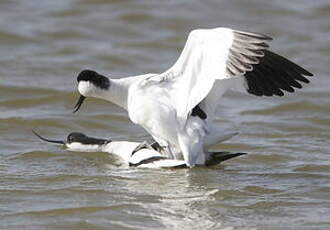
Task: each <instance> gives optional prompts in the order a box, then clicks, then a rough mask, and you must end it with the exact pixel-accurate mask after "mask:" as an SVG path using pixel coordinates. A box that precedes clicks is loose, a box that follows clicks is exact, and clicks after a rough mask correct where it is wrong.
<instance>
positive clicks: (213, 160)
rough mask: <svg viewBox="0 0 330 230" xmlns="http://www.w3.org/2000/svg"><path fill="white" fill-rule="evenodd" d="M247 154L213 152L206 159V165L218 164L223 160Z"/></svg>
mask: <svg viewBox="0 0 330 230" xmlns="http://www.w3.org/2000/svg"><path fill="white" fill-rule="evenodd" d="M246 154H247V153H230V152H211V153H210V156H209V158H208V159H207V160H206V161H205V166H212V165H217V164H219V163H221V162H223V161H226V160H229V159H231V158H234V157H238V156H242V155H246Z"/></svg>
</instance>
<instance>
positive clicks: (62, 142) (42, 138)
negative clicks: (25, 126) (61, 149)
mask: <svg viewBox="0 0 330 230" xmlns="http://www.w3.org/2000/svg"><path fill="white" fill-rule="evenodd" d="M32 132H33V134H34V135H36V136H37V137H39V138H40V139H41V140H43V141H47V142H50V143H56V144H61V145H64V144H65V142H64V141H57V140H50V139H47V138H44V137H42V136H40V135H39V134H38V133H37V132H36V131H34V130H32Z"/></svg>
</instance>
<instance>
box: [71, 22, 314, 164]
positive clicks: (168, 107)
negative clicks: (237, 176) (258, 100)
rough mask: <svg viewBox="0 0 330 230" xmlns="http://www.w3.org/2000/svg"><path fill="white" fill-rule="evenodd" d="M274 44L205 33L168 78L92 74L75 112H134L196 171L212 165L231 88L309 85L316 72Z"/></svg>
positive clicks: (260, 90)
mask: <svg viewBox="0 0 330 230" xmlns="http://www.w3.org/2000/svg"><path fill="white" fill-rule="evenodd" d="M270 40H271V38H270V37H269V36H266V35H263V34H259V33H251V32H244V31H238V30H233V29H230V28H215V29H198V30H194V31H192V32H191V33H190V34H189V36H188V39H187V42H186V45H185V47H184V48H183V51H182V53H181V55H180V57H179V58H178V60H177V61H176V63H175V64H174V65H173V66H172V67H171V68H169V69H168V70H166V71H165V72H163V73H160V74H158V73H157V74H156V73H150V74H145V75H140V76H133V77H126V78H120V79H110V78H107V77H105V76H103V75H101V74H99V73H97V72H96V71H93V70H84V71H82V72H80V73H79V75H78V77H77V80H78V91H79V93H80V94H81V96H80V98H79V100H78V102H77V104H76V106H75V110H74V112H76V111H78V110H79V108H80V106H81V105H82V103H83V102H84V100H85V98H86V97H96V98H101V99H104V100H107V101H111V102H113V103H115V104H117V105H119V106H121V107H123V108H124V109H126V110H127V111H128V115H129V118H130V120H131V121H132V122H133V123H135V124H139V125H141V126H142V127H143V128H144V129H145V130H146V131H147V132H148V133H149V134H150V135H151V136H152V137H153V139H154V140H155V141H156V142H157V143H158V144H159V145H160V146H162V147H163V148H165V149H166V152H167V153H168V155H169V157H171V158H174V159H180V160H184V162H185V163H186V165H187V166H189V167H193V166H194V165H198V164H202V165H203V164H206V162H207V161H208V160H209V159H208V157H209V155H208V153H207V148H206V146H207V144H208V143H211V142H212V141H213V139H216V138H217V137H216V136H217V135H219V133H221V131H219V130H216V129H215V128H214V118H215V111H216V108H217V106H218V104H219V101H220V98H221V96H222V95H223V94H224V93H225V92H226V91H227V90H228V89H237V90H239V91H244V92H247V93H249V94H253V95H256V96H283V95H284V91H287V92H294V88H302V84H301V83H308V82H309V80H308V79H307V78H306V76H312V74H311V73H310V72H308V71H307V70H305V69H304V68H302V67H300V66H298V65H297V64H295V63H293V62H291V61H289V60H288V59H286V58H284V57H282V56H280V55H278V54H276V53H273V52H271V51H269V50H268V47H269V46H268V44H267V42H268V41H270ZM143 146H145V145H143ZM143 146H142V147H143ZM140 147H141V146H138V148H137V149H139V148H140Z"/></svg>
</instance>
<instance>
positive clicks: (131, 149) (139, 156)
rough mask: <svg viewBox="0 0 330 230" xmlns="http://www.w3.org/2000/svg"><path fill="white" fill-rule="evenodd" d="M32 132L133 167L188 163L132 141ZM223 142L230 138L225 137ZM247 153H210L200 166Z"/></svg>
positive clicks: (177, 165)
mask: <svg viewBox="0 0 330 230" xmlns="http://www.w3.org/2000/svg"><path fill="white" fill-rule="evenodd" d="M32 132H33V133H34V134H35V135H36V136H37V137H38V138H40V139H41V140H43V141H46V142H50V143H55V144H60V145H62V146H64V147H65V148H66V149H67V150H69V151H73V152H104V153H109V154H112V155H115V156H117V157H119V158H120V160H121V161H123V163H125V164H127V165H128V166H131V167H142V168H184V167H186V163H185V162H184V161H183V160H176V159H170V158H168V157H165V156H164V155H163V154H162V153H161V152H159V151H158V149H157V148H155V147H153V146H152V148H140V149H139V150H137V147H138V146H140V145H141V143H139V142H131V141H114V140H110V139H104V138H95V137H89V136H87V135H85V134H83V133H79V132H72V133H70V134H69V135H68V136H67V138H66V140H63V141H62V140H52V139H48V138H45V137H42V136H40V135H39V134H38V133H37V132H35V131H34V130H32ZM224 138H225V139H223V141H225V140H226V139H228V138H229V136H228V135H227V137H224ZM245 154H246V153H231V152H208V155H209V158H208V160H207V161H205V162H204V164H203V165H199V166H214V165H217V164H219V163H221V162H223V161H226V160H229V159H231V158H234V157H238V156H242V155H245Z"/></svg>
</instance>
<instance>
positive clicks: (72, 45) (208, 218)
mask: <svg viewBox="0 0 330 230" xmlns="http://www.w3.org/2000/svg"><path fill="white" fill-rule="evenodd" d="M218 26H226V27H233V28H236V29H242V30H248V31H255V32H260V33H265V34H268V35H270V36H272V37H273V38H275V39H274V41H273V42H272V43H271V49H272V50H274V51H276V52H278V53H280V54H282V55H284V56H286V57H288V58H290V59H291V60H293V61H295V62H297V63H299V64H300V65H302V66H304V67H305V68H307V69H308V70H309V71H311V72H313V73H314V74H315V77H313V78H312V79H311V84H308V85H305V87H304V89H302V90H299V92H297V93H295V94H290V95H286V96H285V97H283V98H266V97H263V98H259V97H254V96H246V95H243V94H239V93H229V94H226V96H225V97H224V98H223V100H222V103H221V106H220V107H219V110H218V125H219V126H222V127H223V129H224V130H227V131H239V132H240V135H239V136H237V137H234V138H233V139H231V140H230V141H227V142H226V143H223V144H219V145H217V146H216V147H215V149H216V150H228V151H233V152H234V151H240V152H248V153H249V154H248V155H247V156H244V157H240V158H237V159H233V160H231V161H228V162H226V163H224V164H222V165H221V166H218V167H214V168H194V169H181V170H146V169H135V168H128V167H124V166H122V165H120V164H119V163H118V161H117V160H116V159H115V158H114V157H113V156H110V155H108V154H105V153H73V152H67V151H66V150H64V149H61V148H60V147H58V146H54V145H48V144H45V143H42V142H40V140H38V139H37V138H36V137H35V136H33V135H32V133H31V129H32V128H34V129H36V130H38V131H39V132H40V133H41V134H43V135H45V136H47V137H51V138H54V139H55V138H57V139H63V138H65V137H66V135H67V134H68V133H70V132H72V131H80V132H83V133H86V134H88V135H91V136H98V137H111V138H113V139H118V140H139V141H140V140H144V139H148V138H149V136H148V135H147V134H146V133H145V132H144V131H143V129H142V128H140V127H138V126H135V125H133V124H132V123H131V122H130V121H129V119H128V117H127V114H126V112H125V111H123V110H122V109H120V108H118V107H116V106H114V105H113V104H110V103H107V102H103V101H100V100H96V99H88V101H87V102H86V103H85V104H84V105H83V107H82V109H81V111H79V113H77V114H72V113H71V111H72V107H73V105H74V103H75V102H76V99H77V97H78V94H77V92H76V86H77V83H76V76H77V74H78V73H79V72H80V71H81V70H82V69H86V68H90V69H95V70H97V71H98V72H100V73H103V74H105V75H107V76H110V77H120V76H127V75H136V74H142V73H147V72H162V71H164V70H165V69H167V68H168V67H169V66H171V65H172V64H173V63H174V62H175V60H176V59H177V57H178V55H179V53H180V51H181V49H182V47H183V45H184V42H185V39H186V37H187V35H188V33H189V31H191V30H192V29H196V28H204V27H207V28H211V27H218ZM329 34H330V2H329V1H328V0H313V1H310V0H299V1H298V0H292V1H288V2H286V1H280V0H272V1H262V0H251V1H243V0H235V1H219V0H205V1H198V0H190V1H188V0H176V1H175V0H166V1H160V0H153V1H152V0H139V1H133V0H57V1H44V0H33V1H28V0H1V1H0V54H1V55H0V67H1V68H0V229H99V230H101V229H224V230H234V229H239V230H241V229H260V230H264V229H267V230H268V229H274V230H276V229H299V230H304V229H306V230H307V229H308V230H309V229H322V230H327V229H330V141H329V139H330V116H329V115H330V91H329V85H330V80H329V79H330V78H329V74H330V67H329V64H330V62H329V55H330V48H329V47H330V36H329Z"/></svg>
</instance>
